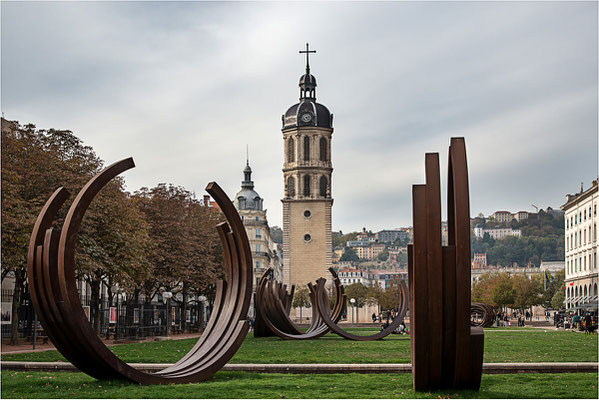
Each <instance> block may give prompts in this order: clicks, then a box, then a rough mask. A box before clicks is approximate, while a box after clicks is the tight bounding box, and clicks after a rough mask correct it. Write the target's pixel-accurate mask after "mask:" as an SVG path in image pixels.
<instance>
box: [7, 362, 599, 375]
mask: <svg viewBox="0 0 599 400" xmlns="http://www.w3.org/2000/svg"><path fill="white" fill-rule="evenodd" d="M0 365H1V367H2V369H3V370H8V371H47V372H48V371H49V372H57V371H63V372H64V371H67V372H74V371H77V369H76V368H75V367H74V366H73V365H72V364H71V363H68V362H30V361H2V362H1V363H0ZM130 365H131V366H133V367H134V368H137V369H139V370H142V371H145V372H156V371H159V370H162V369H164V368H166V367H168V366H170V365H172V364H142V363H138V364H130ZM598 368H599V363H596V362H560V363H484V364H483V373H484V374H519V373H565V372H591V373H592V372H595V373H596V372H598ZM222 371H243V372H260V373H284V374H285V373H287V374H306V373H309V374H339V373H348V372H355V373H362V374H380V373H411V372H412V364H227V365H225V366H224V367H223V368H222Z"/></svg>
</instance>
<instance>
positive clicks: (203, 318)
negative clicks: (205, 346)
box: [198, 295, 208, 331]
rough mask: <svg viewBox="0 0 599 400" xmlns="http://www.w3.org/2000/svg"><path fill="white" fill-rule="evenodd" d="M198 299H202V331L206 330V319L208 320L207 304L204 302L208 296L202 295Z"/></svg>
mask: <svg viewBox="0 0 599 400" xmlns="http://www.w3.org/2000/svg"><path fill="white" fill-rule="evenodd" d="M198 300H199V301H200V304H201V307H200V327H201V329H202V331H203V330H204V326H205V325H206V324H205V321H206V304H204V303H205V302H206V300H208V298H207V297H206V296H204V295H201V296H200V297H198Z"/></svg>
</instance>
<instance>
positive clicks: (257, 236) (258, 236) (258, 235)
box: [256, 229, 262, 239]
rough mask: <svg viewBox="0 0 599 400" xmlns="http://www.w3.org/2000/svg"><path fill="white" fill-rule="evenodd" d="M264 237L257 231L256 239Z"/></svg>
mask: <svg viewBox="0 0 599 400" xmlns="http://www.w3.org/2000/svg"><path fill="white" fill-rule="evenodd" d="M261 237H262V234H261V232H260V229H256V238H257V239H260V238H261Z"/></svg>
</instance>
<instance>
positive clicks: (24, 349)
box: [0, 332, 202, 354]
mask: <svg viewBox="0 0 599 400" xmlns="http://www.w3.org/2000/svg"><path fill="white" fill-rule="evenodd" d="M201 335H202V334H201V333H199V332H195V333H180V334H177V335H170V336H169V337H168V339H169V340H182V339H189V338H198V337H200V336H201ZM159 337H160V338H165V336H155V337H151V338H147V339H144V340H127V339H119V340H114V339H110V340H106V339H102V342H103V343H104V344H105V345H106V346H114V345H115V344H125V343H143V342H153V341H154V340H155V339H156V338H159ZM48 350H56V347H54V345H53V344H52V342H50V341H48V343H46V344H42V343H36V345H35V350H33V344H32V343H31V342H26V341H24V340H23V339H22V342H21V343H19V344H17V345H10V344H5V343H2V348H1V351H0V354H19V353H33V352H36V353H37V352H39V351H48Z"/></svg>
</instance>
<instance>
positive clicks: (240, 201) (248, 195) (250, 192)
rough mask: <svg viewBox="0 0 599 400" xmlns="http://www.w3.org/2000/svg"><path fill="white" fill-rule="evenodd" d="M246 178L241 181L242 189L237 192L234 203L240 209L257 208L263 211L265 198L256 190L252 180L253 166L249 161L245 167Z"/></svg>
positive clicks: (244, 175) (244, 174)
mask: <svg viewBox="0 0 599 400" xmlns="http://www.w3.org/2000/svg"><path fill="white" fill-rule="evenodd" d="M243 177H244V180H243V181H241V190H240V191H239V192H237V194H236V195H235V198H234V199H233V204H234V205H235V208H236V209H238V210H257V211H262V207H263V204H264V199H263V198H262V197H260V195H259V194H258V192H256V191H255V190H254V182H253V181H252V168H251V167H250V163H249V161H248V162H247V163H246V166H245V168H244V169H243Z"/></svg>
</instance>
